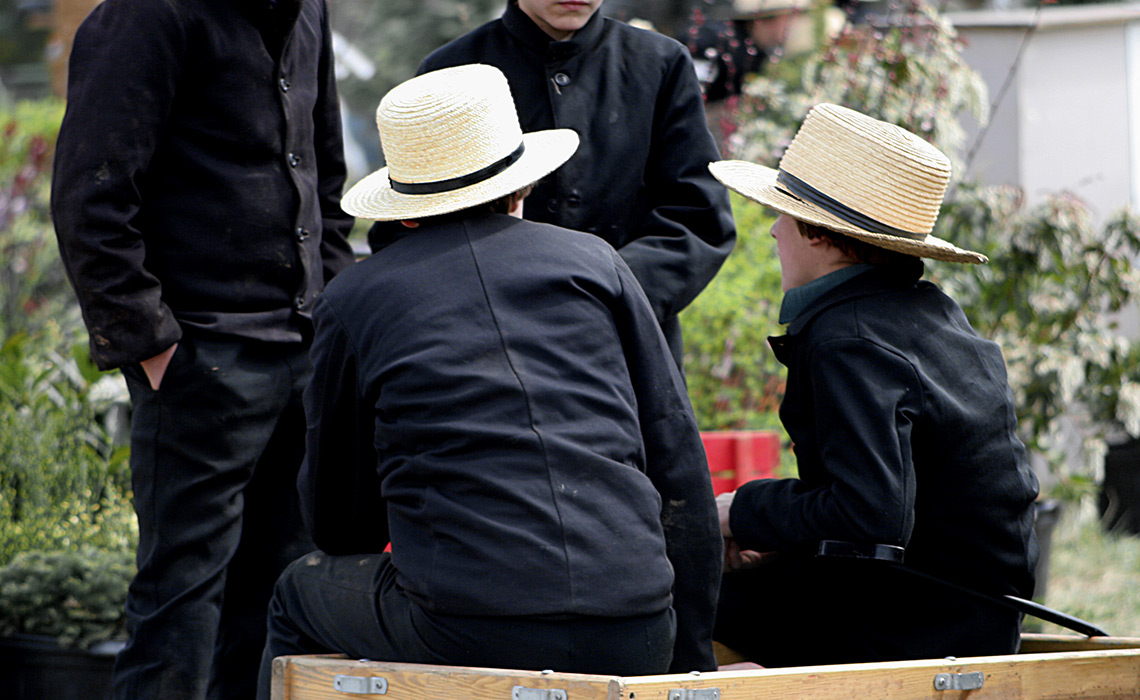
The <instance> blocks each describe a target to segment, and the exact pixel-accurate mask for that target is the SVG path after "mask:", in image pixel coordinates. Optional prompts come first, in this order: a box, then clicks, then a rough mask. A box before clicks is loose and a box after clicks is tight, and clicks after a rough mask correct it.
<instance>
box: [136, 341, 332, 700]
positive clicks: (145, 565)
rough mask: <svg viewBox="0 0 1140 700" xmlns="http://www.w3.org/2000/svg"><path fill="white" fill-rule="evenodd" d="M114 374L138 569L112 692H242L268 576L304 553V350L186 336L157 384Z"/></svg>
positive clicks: (252, 669)
mask: <svg viewBox="0 0 1140 700" xmlns="http://www.w3.org/2000/svg"><path fill="white" fill-rule="evenodd" d="M219 368H224V371H218V370H219ZM124 374H125V376H126V378H127V386H128V387H129V389H130V392H131V402H132V405H133V412H132V426H131V485H132V489H133V493H134V506H135V512H136V513H137V514H138V519H139V545H138V564H139V569H138V574H137V575H136V576H135V579H134V581H132V583H131V586H130V590H129V593H128V596H127V631H128V633H129V640H128V642H127V646H126V648H125V649H124V650H123V651H122V652H121V653H120V654H119V656H118V658H117V660H116V666H115V676H114V697H115V698H121V699H123V700H127V699H134V698H145V697H156V698H157V697H161V698H163V699H164V700H181V699H182V698H186V699H191V698H194V699H200V698H205V697H210V698H250V697H252V696H253V694H254V684H255V683H256V679H257V668H258V662H259V660H260V658H261V649H262V648H263V646H264V644H265V610H266V607H267V605H268V602H269V597H270V594H271V592H272V590H273V584H274V582H275V580H276V578H277V576H278V574H280V573H281V571H283V570H284V569H285V567H286V566H287V565H288V564H289V563H290V562H291V561H293V560H294V559H296V558H297V557H299V556H301V555H302V554H304V553H305V552H306V551H309V550H310V549H311V548H312V542H311V540H310V539H309V538H308V536H307V534H306V533H305V531H304V528H303V526H302V525H301V518H300V513H299V509H298V498H297V493H296V489H295V488H294V485H295V483H296V475H297V469H298V466H299V465H298V452H299V450H300V449H301V448H302V445H301V444H300V442H299V438H300V436H301V435H302V434H303V432H304V425H305V424H304V411H303V408H302V405H301V395H302V391H303V390H304V386H305V384H306V382H307V380H308V377H309V361H308V357H307V355H306V352H305V350H304V348H303V347H302V346H301V345H299V344H298V345H292V346H283V345H279V344H271V343H251V342H249V341H244V340H241V341H234V340H228V339H224V338H218V337H215V338H210V337H200V336H199V335H198V334H197V333H192V332H191V333H187V334H186V335H184V336H183V338H182V341H181V342H180V343H179V345H178V350H177V351H176V352H175V354H174V357H173V359H172V360H171V363H170V366H169V368H168V369H167V372H166V376H165V377H164V379H163V382H162V386H161V387H160V389H159V391H154V390H152V389H151V388H150V385H149V384H148V383H147V381H146V377H145V375H144V374H143V372H142V370H141V368H139V367H138V366H136V365H132V366H130V367H127V368H124ZM235 425H240V426H241V430H240V431H238V430H225V429H223V428H224V427H228V426H235Z"/></svg>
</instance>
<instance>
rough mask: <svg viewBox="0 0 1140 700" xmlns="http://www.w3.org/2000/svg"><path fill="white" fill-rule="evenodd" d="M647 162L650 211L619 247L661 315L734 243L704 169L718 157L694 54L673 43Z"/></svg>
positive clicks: (715, 186) (688, 295)
mask: <svg viewBox="0 0 1140 700" xmlns="http://www.w3.org/2000/svg"><path fill="white" fill-rule="evenodd" d="M654 109H655V115H656V116H655V118H654V130H653V141H652V145H651V147H650V153H649V161H648V162H647V163H646V164H645V178H646V182H645V186H646V190H647V191H648V192H649V196H650V199H651V201H650V211H649V212H648V214H647V215H646V216H645V217H644V218H643V219H642V224H641V230H639V231H635V232H632V234H631V238H632V240H630V242H629V243H628V244H626V245H624V246H622V248H621V249H620V251H619V252H620V253H621V256H622V258H624V259H625V261H626V263H628V264H629V267H630V269H631V270H633V274H634V275H635V276H636V277H637V279H638V281H640V282H641V286H642V287H643V288H644V289H645V290H646V294H647V295H648V297H649V303H650V305H651V306H652V308H653V312H654V314H655V315H656V316H657V319H658V320H659V321H664V320H665V319H668V318H671V317H673V316H676V315H677V314H678V313H680V312H681V310H682V309H684V308H685V307H686V306H688V305H689V303H690V302H692V301H693V299H695V298H696V297H697V295H698V294H700V292H701V290H703V289H704V288H705V287H706V286H707V285H708V283H709V282H710V281H712V278H713V277H714V276H715V275H716V273H717V271H718V270H720V267H721V265H722V264H723V263H724V261H725V259H727V258H728V255H729V253H731V252H732V248H733V245H735V243H736V226H735V224H734V222H733V217H732V207H731V204H730V202H729V198H728V190H727V189H725V187H724V186H723V185H721V184H720V183H719V182H717V180H716V179H715V178H714V177H713V176H712V174H711V173H710V172H709V169H708V165H709V163H711V162H713V161H716V160H719V159H720V155H719V153H718V152H717V148H716V143H715V142H714V141H713V138H712V135H711V134H710V133H709V129H708V124H707V122H706V121H705V110H704V103H703V101H702V98H701V91H700V86H699V84H698V83H697V78H696V72H695V71H694V70H693V65H692V61H691V59H690V58H689V56H688V54H687V53H686V52H684V50H683V49H681V48H680V47H677V51H676V52H675V54H674V56H673V58H672V61H671V62H670V63H669V66H668V69H667V71H666V74H665V77H664V79H663V80H662V84H661V90H660V93H659V94H658V96H657V104H656V105H655V107H654Z"/></svg>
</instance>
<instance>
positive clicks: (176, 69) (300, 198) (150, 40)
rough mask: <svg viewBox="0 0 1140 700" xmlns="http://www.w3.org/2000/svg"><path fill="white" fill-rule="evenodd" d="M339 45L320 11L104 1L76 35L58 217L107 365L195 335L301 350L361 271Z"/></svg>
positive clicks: (309, 4) (94, 345)
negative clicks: (325, 308) (331, 296)
mask: <svg viewBox="0 0 1140 700" xmlns="http://www.w3.org/2000/svg"><path fill="white" fill-rule="evenodd" d="M263 34H264V35H265V36H266V37H269V38H271V39H272V38H274V37H275V38H276V39H275V41H276V43H278V44H280V47H279V48H277V49H272V48H271V45H272V44H273V43H274V41H267V40H265V39H263ZM329 36H330V33H329V26H328V16H327V12H326V10H325V6H324V2H323V0H304V2H302V0H282V1H281V3H280V4H279V6H278V8H277V9H276V10H274V11H272V12H269V11H268V10H267V9H265V7H264V3H257V2H253V1H252V0H245V1H238V0H229V1H219V0H185V1H184V2H177V3H171V2H153V1H152V0H107V1H106V2H103V3H100V4H99V5H98V6H97V7H96V8H95V9H94V10H93V11H92V13H91V15H90V16H89V17H88V18H87V19H86V20H85V21H84V22H83V24H82V25H81V26H80V28H79V31H78V32H77V33H76V37H75V43H74V48H73V50H72V54H71V63H70V67H69V74H68V75H69V78H68V104H67V112H66V114H65V115H64V119H63V125H62V127H61V130H60V135H59V141H58V144H57V146H56V154H55V166H54V167H55V171H54V173H53V177H52V218H53V220H54V223H55V227H56V232H57V235H58V237H59V243H60V252H61V254H62V255H63V259H64V262H65V263H66V268H67V271H68V274H69V276H70V278H71V280H72V282H73V284H74V286H75V289H76V293H77V295H78V297H79V302H80V305H81V307H82V309H83V315H84V319H85V321H86V323H87V327H88V330H89V331H90V338H91V352H92V357H93V358H94V359H95V361H96V363H97V364H98V365H99V367H100V368H102V369H109V368H113V367H120V366H123V365H128V364H131V363H135V362H139V361H141V360H144V359H147V358H149V357H153V356H155V355H157V354H159V353H160V352H162V351H163V350H165V349H166V348H168V347H170V345H172V344H173V343H174V342H175V341H177V340H178V338H179V336H180V334H181V329H182V328H183V327H187V326H194V327H198V328H202V329H207V330H210V331H212V332H215V333H225V334H229V335H238V336H242V337H248V338H254V339H258V340H273V341H283V342H300V340H301V335H302V333H303V332H304V329H305V327H306V326H307V325H308V324H309V321H308V319H307V316H308V314H309V312H310V310H311V307H312V303H313V300H314V298H315V297H316V295H317V294H318V292H320V290H321V289H322V288H323V286H324V283H325V281H326V280H328V279H329V278H331V277H332V275H333V274H334V273H335V272H336V271H338V270H340V269H341V268H343V267H345V266H346V265H348V264H351V262H352V251H351V248H350V247H349V245H348V243H347V242H346V240H345V236H346V235H347V233H348V231H349V230H350V229H351V227H352V219H351V218H350V217H348V216H347V215H345V214H344V213H343V212H342V211H341V210H340V206H339V202H340V192H341V189H342V187H343V185H344V163H343V152H342V146H341V131H340V112H339V107H338V104H337V97H336V85H335V80H334V76H333V59H332V46H331V40H330V38H329Z"/></svg>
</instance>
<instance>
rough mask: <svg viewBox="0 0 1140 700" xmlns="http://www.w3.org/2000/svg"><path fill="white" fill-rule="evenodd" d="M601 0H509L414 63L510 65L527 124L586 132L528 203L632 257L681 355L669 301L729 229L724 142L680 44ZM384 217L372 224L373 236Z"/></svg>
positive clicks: (714, 253)
mask: <svg viewBox="0 0 1140 700" xmlns="http://www.w3.org/2000/svg"><path fill="white" fill-rule="evenodd" d="M602 4H603V0H580V1H577V2H566V1H565V0H512V2H509V3H507V7H506V10H505V11H504V12H503V15H502V17H500V18H499V19H497V20H494V21H491V22H488V23H487V24H484V25H483V26H481V27H478V28H476V29H475V30H473V31H471V32H469V33H467V34H465V35H463V36H461V37H459V38H458V39H456V40H454V41H452V42H451V43H449V44H447V45H445V46H443V47H441V48H439V49H437V50H436V51H434V52H433V53H432V54H431V55H429V56H428V57H427V58H425V59H424V61H423V63H422V64H421V65H420V69H419V72H420V73H425V72H428V71H432V70H438V69H440V68H444V67H447V66H456V65H463V64H466V63H485V64H488V65H492V66H495V67H497V68H498V69H499V70H501V71H503V73H504V74H505V75H506V76H507V80H508V82H509V83H510V86H511V94H512V95H513V96H514V99H515V104H516V105H517V108H518V112H519V120H520V121H521V122H522V125H523V129H525V130H527V131H538V130H543V129H553V128H555V127H559V128H569V129H574V130H575V131H576V132H578V135H579V137H580V139H581V145H580V146H579V148H578V150H577V152H575V154H574V155H573V156H572V157H571V158H570V159H569V160H568V161H567V163H566V164H565V165H564V166H563V167H561V168H559V169H558V170H556V171H555V172H554V173H552V174H551V175H549V176H547V177H544V178H542V179H541V180H540V181H539V182H537V183H535V187H534V191H533V192H532V193H531V195H530V196H529V197H528V198H527V202H526V206H525V207H524V210H523V216H524V217H526V218H527V219H529V220H531V221H540V222H543V223H549V224H555V225H557V226H562V227H565V228H569V229H574V230H575V231H585V232H587V233H591V234H593V235H595V236H598V237H599V238H602V239H603V240H605V241H606V242H608V243H609V244H610V245H611V246H613V247H614V248H615V249H616V250H617V251H618V253H619V254H620V255H621V256H622V258H623V259H624V260H625V261H626V263H627V264H628V265H629V267H630V269H631V270H633V274H634V275H635V276H636V277H637V279H638V281H639V282H640V283H641V286H642V289H644V290H645V294H646V296H647V297H648V299H649V303H650V306H652V308H653V311H654V314H655V315H656V317H657V319H658V321H659V322H660V324H661V328H662V330H663V332H664V333H665V338H666V339H667V340H668V341H669V347H670V349H671V350H672V352H673V355H674V359H675V360H676V363H677V366H678V367H679V368H680V367H682V359H683V348H682V338H681V325H680V321H679V320H678V314H680V312H681V311H682V310H683V309H684V308H685V307H686V306H688V304H689V303H690V302H692V300H693V299H695V298H696V297H697V295H698V294H700V293H701V291H702V290H703V289H704V288H705V286H706V285H707V284H708V283H709V282H710V281H711V280H712V278H713V276H714V275H716V273H717V271H718V270H719V269H720V266H721V265H722V264H723V263H724V261H725V259H726V258H727V257H728V255H729V253H730V252H731V250H732V246H733V244H734V243H735V241H736V228H735V225H734V223H733V220H732V208H731V207H730V205H729V201H728V193H727V192H726V191H725V190H724V188H723V187H721V186H720V185H719V184H718V183H717V182H716V180H714V179H713V178H712V176H710V175H709V172H708V169H707V167H706V165H707V164H708V162H709V161H711V160H716V159H717V158H718V157H719V155H718V152H717V148H716V144H715V142H714V141H713V138H712V136H711V134H710V133H709V130H708V126H707V125H706V123H705V114H704V107H703V104H702V101H701V93H700V86H699V85H698V83H697V77H696V72H695V71H694V69H693V62H692V60H691V59H690V57H689V55H688V52H687V51H686V50H685V48H684V47H683V46H681V45H680V44H679V43H677V42H676V41H673V40H672V39H670V38H668V37H665V36H662V35H660V34H657V33H656V32H652V31H647V30H644V29H638V28H635V27H632V26H630V25H627V24H625V23H623V22H619V21H617V20H613V19H609V18H606V17H603V16H602V13H601V11H600V9H601V6H602ZM383 229H384V227H383V226H380V227H374V228H373V231H372V234H371V235H370V239H371V238H374V237H375V236H377V235H380V232H381V231H382V230H383Z"/></svg>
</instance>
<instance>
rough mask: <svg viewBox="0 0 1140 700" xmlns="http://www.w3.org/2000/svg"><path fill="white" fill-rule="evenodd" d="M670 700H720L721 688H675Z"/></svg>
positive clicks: (671, 692) (670, 692) (670, 694)
mask: <svg viewBox="0 0 1140 700" xmlns="http://www.w3.org/2000/svg"><path fill="white" fill-rule="evenodd" d="M669 700H720V688H674V689H673V690H670V691H669Z"/></svg>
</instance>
